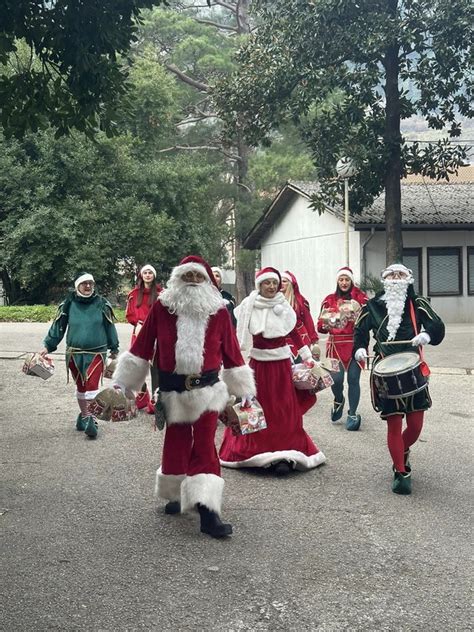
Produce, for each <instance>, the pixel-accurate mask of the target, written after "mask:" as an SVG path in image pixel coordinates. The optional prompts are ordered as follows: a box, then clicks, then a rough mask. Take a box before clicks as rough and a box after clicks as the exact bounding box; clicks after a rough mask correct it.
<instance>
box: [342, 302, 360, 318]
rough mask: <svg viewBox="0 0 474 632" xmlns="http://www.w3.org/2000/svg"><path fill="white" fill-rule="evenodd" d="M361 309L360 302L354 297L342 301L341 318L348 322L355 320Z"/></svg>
mask: <svg viewBox="0 0 474 632" xmlns="http://www.w3.org/2000/svg"><path fill="white" fill-rule="evenodd" d="M360 310H361V305H360V303H359V302H358V301H356V300H354V299H350V300H348V301H341V302H340V303H339V315H340V320H341V321H342V320H344V321H345V322H346V323H348V322H354V321H356V320H357V316H358V315H359V312H360Z"/></svg>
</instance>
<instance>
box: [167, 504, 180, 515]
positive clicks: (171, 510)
mask: <svg viewBox="0 0 474 632" xmlns="http://www.w3.org/2000/svg"><path fill="white" fill-rule="evenodd" d="M179 513H181V503H180V502H179V500H170V501H169V502H167V503H166V505H165V514H169V515H170V516H173V515H174V514H179Z"/></svg>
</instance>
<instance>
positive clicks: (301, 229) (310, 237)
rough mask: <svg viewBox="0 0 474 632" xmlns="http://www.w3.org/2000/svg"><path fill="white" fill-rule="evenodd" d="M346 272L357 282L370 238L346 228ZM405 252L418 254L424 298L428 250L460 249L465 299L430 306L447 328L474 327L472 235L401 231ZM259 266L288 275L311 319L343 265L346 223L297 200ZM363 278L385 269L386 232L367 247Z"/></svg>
mask: <svg viewBox="0 0 474 632" xmlns="http://www.w3.org/2000/svg"><path fill="white" fill-rule="evenodd" d="M349 230H350V232H349V255H350V267H351V268H352V270H353V271H354V275H355V279H356V282H357V283H358V282H359V281H360V275H361V272H362V259H361V257H362V244H363V243H364V241H365V240H366V239H367V237H368V236H369V235H370V233H369V232H357V231H354V229H353V227H352V226H350V228H349ZM403 244H404V247H405V248H422V269H423V294H424V295H425V296H426V295H427V292H428V265H427V251H426V249H427V247H437V246H462V247H463V248H462V254H463V261H462V267H463V295H462V296H445V297H433V298H432V301H431V304H432V305H433V307H434V309H435V310H436V311H437V312H438V313H439V315H440V316H441V318H443V320H444V321H445V322H447V323H472V322H474V296H468V294H467V248H466V247H467V246H474V232H473V231H404V233H403ZM261 250H262V266H273V267H275V268H277V269H278V270H280V271H283V270H290V272H293V274H294V275H295V276H296V278H297V279H298V282H299V285H300V289H301V292H302V294H303V295H304V296H306V298H307V299H308V300H309V302H310V305H311V308H312V313H313V316H314V317H316V316H317V314H318V313H319V307H320V305H321V301H322V300H323V298H324V297H325V296H326V295H327V294H330V293H331V292H334V290H335V287H336V281H335V274H336V271H337V270H338V269H339V268H341V267H342V266H344V265H345V248H344V222H342V221H341V220H339V219H337V218H336V217H335V216H334V215H333V214H332V213H331V212H330V211H328V212H326V213H323V214H322V215H318V213H317V212H315V211H312V210H310V208H309V201H308V200H307V199H306V198H304V197H302V196H299V197H297V198H296V199H295V201H294V202H293V204H292V205H291V206H290V207H289V208H288V211H287V212H286V213H285V214H284V216H283V217H282V218H280V220H279V221H278V222H276V223H275V225H274V226H273V227H272V228H271V229H270V231H269V232H268V233H267V235H266V237H265V239H264V240H263V241H262V246H261ZM366 255H367V258H366V264H367V273H369V274H372V275H374V276H376V277H378V276H379V275H380V272H381V270H383V268H385V265H386V261H385V257H386V242H385V232H383V231H377V232H375V233H374V235H373V237H372V238H371V239H370V241H369V242H368V243H367V245H366Z"/></svg>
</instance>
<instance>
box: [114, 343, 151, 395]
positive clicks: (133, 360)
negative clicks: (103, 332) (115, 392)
mask: <svg viewBox="0 0 474 632" xmlns="http://www.w3.org/2000/svg"><path fill="white" fill-rule="evenodd" d="M149 369H150V363H149V362H148V360H144V359H143V358H140V357H138V356H136V355H133V353H130V351H124V353H121V354H120V356H119V359H118V362H117V368H116V369H115V371H114V378H113V382H112V383H113V384H120V385H122V386H124V387H125V388H126V389H131V390H132V391H139V390H140V388H141V386H142V384H143V382H144V381H145V379H146V376H147V375H148V371H149Z"/></svg>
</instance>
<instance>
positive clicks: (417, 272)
mask: <svg viewBox="0 0 474 632" xmlns="http://www.w3.org/2000/svg"><path fill="white" fill-rule="evenodd" d="M403 265H404V266H406V267H407V268H410V270H412V271H413V277H414V279H415V281H414V283H413V289H414V290H415V292H416V294H420V295H421V294H423V283H422V279H423V274H422V269H421V248H404V249H403Z"/></svg>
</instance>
